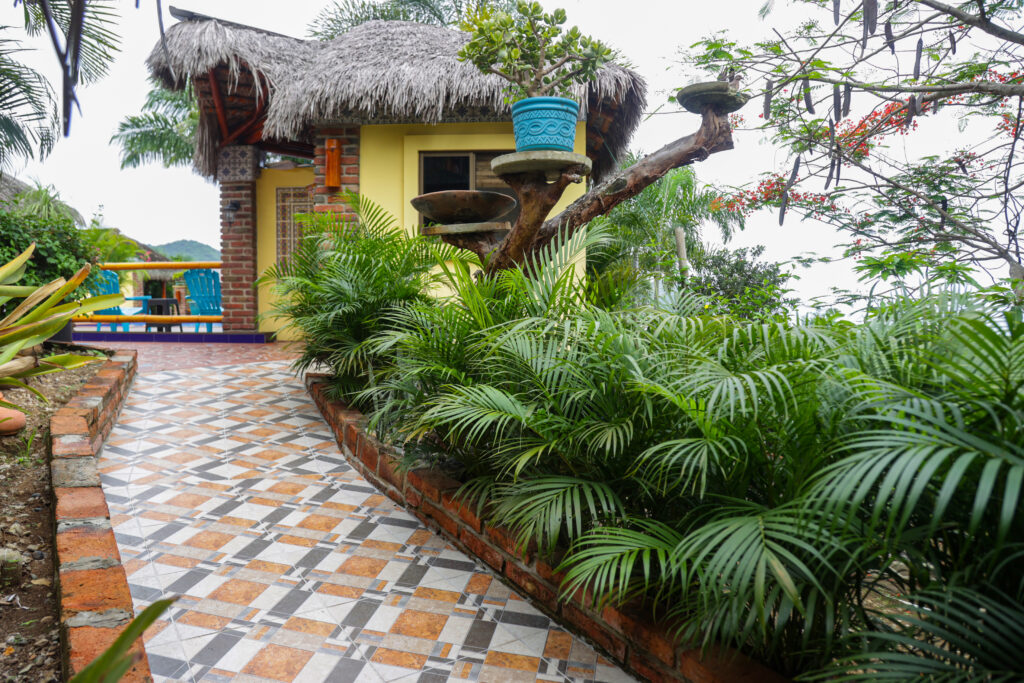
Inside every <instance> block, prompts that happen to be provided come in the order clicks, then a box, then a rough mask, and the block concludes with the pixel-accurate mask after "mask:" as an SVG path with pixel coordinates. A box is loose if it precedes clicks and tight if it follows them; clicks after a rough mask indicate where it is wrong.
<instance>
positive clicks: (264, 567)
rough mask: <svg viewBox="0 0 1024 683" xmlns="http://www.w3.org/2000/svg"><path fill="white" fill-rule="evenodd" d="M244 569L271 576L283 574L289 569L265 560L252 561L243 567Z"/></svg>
mask: <svg viewBox="0 0 1024 683" xmlns="http://www.w3.org/2000/svg"><path fill="white" fill-rule="evenodd" d="M245 568H246V569H252V570H253V571H257V572H269V573H271V574H284V573H285V572H286V571H288V570H289V569H291V567H290V566H289V565H287V564H280V563H278V562H266V561H265V560H253V561H252V562H250V563H249V564H247V565H245Z"/></svg>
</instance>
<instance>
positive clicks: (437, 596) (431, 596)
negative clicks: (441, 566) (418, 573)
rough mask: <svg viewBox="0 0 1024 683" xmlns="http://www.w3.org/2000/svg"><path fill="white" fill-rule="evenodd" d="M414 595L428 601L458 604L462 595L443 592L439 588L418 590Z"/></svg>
mask: <svg viewBox="0 0 1024 683" xmlns="http://www.w3.org/2000/svg"><path fill="white" fill-rule="evenodd" d="M413 595H414V596H416V597H417V598H426V599H427V600H442V601H444V602H458V601H459V597H460V595H459V594H458V593H455V592H453V591H443V590H440V589H438V588H417V589H416V590H415V592H413Z"/></svg>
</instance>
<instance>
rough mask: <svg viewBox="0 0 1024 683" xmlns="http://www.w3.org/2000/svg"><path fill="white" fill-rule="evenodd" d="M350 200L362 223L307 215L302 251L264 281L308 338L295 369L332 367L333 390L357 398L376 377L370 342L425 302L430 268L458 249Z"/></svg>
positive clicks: (277, 312) (277, 308) (276, 309)
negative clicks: (392, 318) (397, 314)
mask: <svg viewBox="0 0 1024 683" xmlns="http://www.w3.org/2000/svg"><path fill="white" fill-rule="evenodd" d="M348 201H349V202H350V204H351V206H352V208H353V209H354V211H355V213H356V216H357V220H356V221H354V222H352V223H338V222H336V221H335V220H334V218H333V216H322V215H316V214H313V215H307V216H304V217H303V220H304V226H303V236H302V238H301V240H300V242H299V245H298V247H297V248H296V250H295V251H294V252H293V253H292V255H291V256H290V257H289V258H287V259H286V260H285V261H284V262H283V263H281V264H279V265H275V266H271V267H270V268H269V269H268V270H267V271H266V273H265V274H264V275H263V277H262V278H261V279H260V281H259V283H258V284H259V285H261V286H267V285H269V286H270V287H271V291H272V292H273V293H274V294H275V295H276V296H277V298H276V300H275V303H274V304H273V307H272V311H271V313H270V316H271V317H276V318H282V319H284V320H285V321H286V328H285V329H289V330H294V331H295V332H296V333H297V334H298V336H299V338H300V339H301V341H302V342H303V343H304V348H303V352H302V355H301V356H300V357H299V359H298V360H297V361H296V362H295V368H296V369H297V370H300V371H301V370H308V369H310V368H313V367H316V366H320V365H322V366H325V367H327V368H328V369H330V370H331V372H332V374H333V376H334V377H335V380H336V382H335V383H334V384H333V385H332V391H333V393H334V395H335V396H336V397H339V398H346V399H349V400H351V399H352V398H354V397H355V396H356V393H357V392H358V390H360V389H362V388H363V387H364V386H365V385H366V384H367V383H372V382H373V373H374V369H375V368H374V362H375V358H377V357H378V356H377V355H376V354H375V353H374V352H373V349H372V347H371V346H370V345H368V343H367V342H368V341H369V340H370V339H371V338H372V337H373V336H374V335H376V334H378V333H381V332H384V331H385V330H386V329H387V327H386V324H387V323H386V321H387V320H388V315H389V314H390V313H393V312H394V311H396V310H397V309H400V308H402V307H403V306H406V305H409V304H410V303H412V302H416V301H420V302H423V301H426V297H427V295H426V292H427V290H428V289H429V286H430V282H431V280H432V276H431V273H430V270H431V267H432V266H433V265H434V264H435V262H436V260H437V259H438V258H439V257H440V258H454V257H455V255H454V254H453V253H451V252H452V251H453V250H446V249H442V248H438V247H435V246H434V245H433V244H432V243H431V242H429V241H428V240H426V239H425V238H422V237H419V236H408V235H406V233H405V232H404V231H402V230H399V229H398V228H397V226H396V224H395V223H394V219H392V218H391V217H390V216H388V215H387V214H386V213H385V212H383V211H382V210H381V209H380V207H378V206H376V205H375V204H373V203H372V202H370V201H369V200H367V199H365V198H360V197H358V196H355V195H350V196H349V197H348ZM439 254H440V256H439ZM385 362H386V361H385Z"/></svg>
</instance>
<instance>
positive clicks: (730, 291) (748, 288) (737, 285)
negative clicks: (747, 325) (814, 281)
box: [684, 245, 796, 320]
mask: <svg viewBox="0 0 1024 683" xmlns="http://www.w3.org/2000/svg"><path fill="white" fill-rule="evenodd" d="M762 253H764V247H763V246H760V245H759V246H756V247H753V248H752V249H747V248H743V249H728V248H726V247H721V248H717V249H716V248H711V247H708V246H707V245H701V246H700V248H698V249H696V250H694V251H693V252H692V253H691V258H690V262H691V265H692V269H691V271H690V276H689V277H688V278H687V280H686V282H685V283H684V286H685V287H686V288H687V289H689V290H690V291H692V292H695V293H697V294H702V295H704V296H707V297H709V298H711V299H712V300H713V301H714V306H715V308H716V310H717V311H718V312H721V313H723V314H726V315H733V316H736V317H738V318H743V319H746V320H768V319H771V318H773V317H777V316H783V317H784V316H787V315H789V314H790V313H792V312H793V310H794V309H795V307H796V300H795V299H794V298H792V297H790V296H788V294H789V289H788V288H787V287H786V285H787V283H788V282H789V280H790V278H791V277H792V276H791V275H790V274H789V273H785V272H783V271H782V267H781V266H780V265H779V264H778V263H774V262H771V261H759V260H758V258H759V257H760V256H761V254H762Z"/></svg>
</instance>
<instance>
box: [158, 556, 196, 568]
mask: <svg viewBox="0 0 1024 683" xmlns="http://www.w3.org/2000/svg"><path fill="white" fill-rule="evenodd" d="M154 562H156V563H157V564H166V565H170V566H171V567H185V568H187V569H191V568H192V567H195V566H196V565H197V564H199V560H197V559H196V558H194V557H182V556H181V555H161V556H160V557H158V558H156V559H155V560H154Z"/></svg>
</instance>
